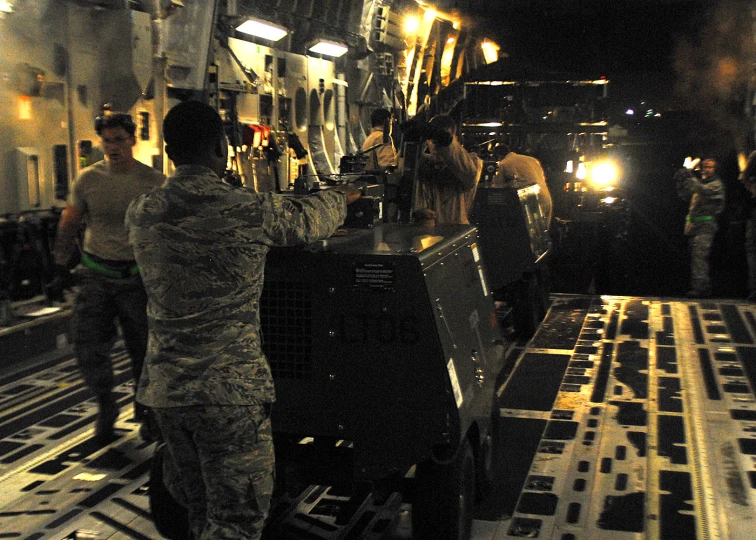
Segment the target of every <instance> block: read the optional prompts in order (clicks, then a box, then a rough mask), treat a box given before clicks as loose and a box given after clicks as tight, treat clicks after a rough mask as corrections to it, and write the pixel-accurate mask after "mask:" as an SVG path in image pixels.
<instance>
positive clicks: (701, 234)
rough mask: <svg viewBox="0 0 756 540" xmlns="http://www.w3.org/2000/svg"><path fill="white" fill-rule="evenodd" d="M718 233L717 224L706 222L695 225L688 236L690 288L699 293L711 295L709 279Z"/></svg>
mask: <svg viewBox="0 0 756 540" xmlns="http://www.w3.org/2000/svg"><path fill="white" fill-rule="evenodd" d="M716 233H717V224H716V223H715V222H714V221H706V222H702V223H696V224H694V226H693V228H692V231H691V233H690V235H689V236H688V245H689V246H690V287H691V289H692V290H694V291H696V292H698V293H707V294H708V293H711V280H710V277H709V270H710V261H709V255H710V254H711V245H712V244H713V243H714V235H715V234H716Z"/></svg>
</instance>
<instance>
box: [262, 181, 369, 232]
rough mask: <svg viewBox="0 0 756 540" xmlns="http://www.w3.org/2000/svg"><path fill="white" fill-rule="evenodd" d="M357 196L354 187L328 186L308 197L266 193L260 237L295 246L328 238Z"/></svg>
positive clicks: (340, 222) (342, 221)
mask: <svg viewBox="0 0 756 540" xmlns="http://www.w3.org/2000/svg"><path fill="white" fill-rule="evenodd" d="M357 198H359V192H357V191H356V190H354V189H352V188H339V189H327V190H323V191H321V192H320V193H317V194H314V195H308V196H307V197H286V196H284V195H277V194H272V193H271V194H266V195H265V196H264V198H263V201H262V202H263V218H262V219H263V223H262V229H263V237H261V238H260V240H261V241H262V242H264V243H265V244H268V245H270V246H294V245H301V244H309V243H311V242H314V241H316V240H321V239H324V238H328V237H329V236H331V235H332V234H333V233H334V232H336V229H338V228H339V227H340V226H341V225H342V223H344V219H345V218H346V214H347V210H346V208H347V204H348V203H351V202H353V201H354V200H356V199H357Z"/></svg>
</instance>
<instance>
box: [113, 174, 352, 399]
mask: <svg viewBox="0 0 756 540" xmlns="http://www.w3.org/2000/svg"><path fill="white" fill-rule="evenodd" d="M345 217H346V197H345V195H344V194H343V193H340V192H337V191H332V190H327V191H324V192H321V193H318V194H317V195H312V196H309V197H303V198H298V199H293V198H287V197H284V196H282V195H276V194H272V193H265V194H258V193H254V192H250V191H248V190H246V189H242V188H234V187H232V186H230V185H228V184H226V183H224V182H222V181H221V180H220V179H219V178H218V176H216V175H215V174H214V173H213V172H212V171H211V170H210V169H207V168H205V167H201V166H194V165H186V166H181V167H179V168H178V169H177V170H176V171H175V173H174V174H173V176H171V177H170V178H168V180H166V182H165V183H164V184H163V186H162V187H160V188H158V189H154V190H152V191H151V192H150V193H147V194H145V195H142V196H140V197H137V198H136V199H135V200H134V201H133V202H132V203H131V205H130V206H129V209H128V212H127V215H126V227H127V228H128V230H129V241H130V242H131V244H132V246H133V248H134V256H135V257H136V260H137V263H138V264H139V268H140V272H141V274H142V279H143V280H144V285H145V288H146V289H147V294H148V296H149V305H148V308H147V315H148V318H149V323H150V337H149V347H148V351H147V357H146V359H145V363H144V370H143V372H142V378H141V380H140V383H139V389H138V391H137V400H138V401H139V402H140V403H142V404H144V405H147V406H149V407H156V408H160V407H178V406H190V405H207V404H215V405H249V404H259V403H269V402H272V401H274V400H275V394H274V387H273V378H272V375H271V371H270V366H269V365H268V362H267V359H266V358H265V355H264V354H263V352H262V348H261V339H260V321H259V318H258V314H259V299H260V293H261V291H262V287H263V275H264V274H263V272H264V266H265V257H266V254H267V252H268V250H269V247H271V246H292V245H297V244H306V243H310V242H313V241H315V240H318V239H322V238H327V237H329V236H330V235H331V234H333V232H334V231H335V230H336V229H337V228H338V227H339V226H340V225H341V223H342V222H343V221H344V218H345Z"/></svg>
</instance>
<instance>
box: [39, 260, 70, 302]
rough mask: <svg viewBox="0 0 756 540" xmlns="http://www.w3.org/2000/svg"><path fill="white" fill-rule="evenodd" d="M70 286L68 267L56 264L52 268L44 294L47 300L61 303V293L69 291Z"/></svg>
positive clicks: (62, 298)
mask: <svg viewBox="0 0 756 540" xmlns="http://www.w3.org/2000/svg"><path fill="white" fill-rule="evenodd" d="M71 285H72V280H71V272H70V271H69V270H68V267H66V266H65V265H62V264H56V265H55V267H54V268H53V277H52V279H51V280H50V282H49V283H48V284H47V285H45V293H46V295H47V298H48V299H49V300H53V301H56V302H63V300H64V297H63V291H65V290H66V289H70V288H71Z"/></svg>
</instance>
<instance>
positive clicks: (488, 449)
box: [477, 395, 503, 500]
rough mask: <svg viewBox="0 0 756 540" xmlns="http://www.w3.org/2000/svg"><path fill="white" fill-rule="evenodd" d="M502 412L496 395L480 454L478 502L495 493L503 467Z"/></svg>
mask: <svg viewBox="0 0 756 540" xmlns="http://www.w3.org/2000/svg"><path fill="white" fill-rule="evenodd" d="M502 438H503V437H502V433H501V411H500V407H499V399H498V397H497V396H496V395H494V398H493V404H492V406H491V425H490V426H489V428H488V435H487V436H486V440H485V443H484V444H483V448H481V451H480V452H479V459H478V493H477V496H478V500H481V499H483V498H484V497H485V496H486V495H488V494H490V493H491V491H493V487H494V483H495V482H496V475H497V473H498V472H499V468H500V467H501V461H502V456H501V445H502Z"/></svg>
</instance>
